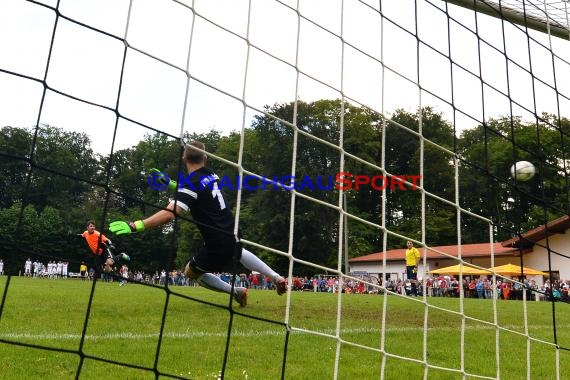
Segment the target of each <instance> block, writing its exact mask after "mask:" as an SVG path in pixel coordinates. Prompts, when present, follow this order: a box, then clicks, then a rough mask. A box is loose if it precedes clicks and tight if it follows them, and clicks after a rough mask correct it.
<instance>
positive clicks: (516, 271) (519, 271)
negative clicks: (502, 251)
mask: <svg viewBox="0 0 570 380" xmlns="http://www.w3.org/2000/svg"><path fill="white" fill-rule="evenodd" d="M489 270H490V271H495V272H497V274H501V275H503V276H522V275H523V274H524V275H525V276H547V275H548V274H547V273H544V272H542V271H539V270H536V269H532V268H526V267H521V266H520V265H515V264H506V265H500V266H498V267H493V268H489Z"/></svg>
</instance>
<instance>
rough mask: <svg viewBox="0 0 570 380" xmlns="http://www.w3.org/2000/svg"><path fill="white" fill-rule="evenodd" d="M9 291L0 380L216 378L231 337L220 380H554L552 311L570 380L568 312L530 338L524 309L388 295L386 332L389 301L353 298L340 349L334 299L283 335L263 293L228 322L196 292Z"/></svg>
mask: <svg viewBox="0 0 570 380" xmlns="http://www.w3.org/2000/svg"><path fill="white" fill-rule="evenodd" d="M6 284H7V278H6V277H2V278H0V292H1V293H0V294H2V295H4V294H5V296H6V297H5V300H4V303H3V304H2V309H1V313H2V314H1V315H0V378H1V379H24V378H36V377H39V378H48V379H72V378H75V377H76V376H78V377H79V378H80V379H98V380H100V379H153V378H156V377H159V378H170V377H179V378H190V379H216V378H218V376H219V374H220V370H221V368H222V365H223V362H224V352H225V349H226V343H227V336H228V329H229V328H231V338H230V340H229V351H228V355H227V362H226V370H225V373H224V374H225V378H226V379H249V380H252V379H280V378H281V374H282V371H283V365H284V366H285V367H284V373H285V376H284V377H285V378H286V379H331V378H334V376H335V373H336V375H337V378H338V379H379V378H380V376H381V369H382V363H383V358H384V359H385V362H384V365H385V367H384V371H385V373H384V378H385V379H422V378H423V376H424V373H425V371H428V372H427V378H429V379H462V378H463V375H462V372H461V370H462V368H463V370H464V371H465V372H467V373H470V374H475V375H477V376H479V377H471V376H469V377H467V378H481V377H487V378H497V377H498V375H500V378H501V379H526V378H527V375H528V376H529V377H530V378H532V379H545V380H550V379H556V367H557V365H556V363H557V361H556V356H557V352H556V349H555V346H553V345H552V343H553V342H554V329H553V327H552V326H553V311H555V316H556V318H555V319H556V326H557V328H556V334H557V336H556V338H557V343H558V345H559V346H560V347H562V348H563V349H561V350H559V352H558V354H559V361H558V362H559V366H560V369H559V371H560V378H561V379H568V378H570V353H569V352H567V350H565V349H564V348H568V347H570V329H569V327H570V313H569V311H570V309H569V308H570V305H567V304H555V305H554V307H553V305H552V304H551V303H548V302H529V303H527V309H526V312H527V319H528V321H529V323H528V336H527V334H526V333H525V326H524V316H525V309H524V308H523V303H522V302H520V301H498V307H497V313H496V315H497V321H498V324H499V325H500V326H501V327H502V328H501V329H497V328H496V327H495V326H494V325H493V324H492V323H493V320H494V313H493V308H492V304H493V303H492V301H491V300H478V299H466V300H465V302H464V305H463V306H464V309H463V311H464V313H465V317H466V318H462V316H461V314H459V312H460V311H461V310H460V302H459V300H458V299H452V298H431V299H428V301H429V303H430V305H433V306H434V307H430V308H426V306H425V304H424V303H422V302H418V301H422V300H421V298H419V299H418V298H413V299H412V298H402V297H399V296H394V295H391V296H388V297H387V300H386V301H387V302H386V319H385V327H384V328H383V325H382V314H383V306H384V301H385V299H384V296H380V295H357V294H349V295H343V296H342V302H341V307H340V311H341V316H342V318H341V319H340V322H339V324H338V331H339V336H338V337H336V331H337V312H338V310H339V306H338V305H339V303H338V296H337V295H335V294H323V293H312V292H293V293H292V294H291V304H290V308H289V325H290V327H291V331H290V334H289V335H287V328H286V327H285V325H284V321H285V318H286V313H287V308H286V303H287V297H286V296H282V297H278V296H277V295H276V294H275V293H274V292H272V291H262V290H250V300H249V305H248V306H247V307H246V308H242V309H240V308H237V307H236V308H235V311H236V313H230V312H229V310H228V309H227V308H226V306H227V305H228V298H227V295H225V294H222V293H215V292H212V291H209V290H206V289H203V288H193V287H170V288H169V290H170V292H166V291H165V289H164V288H156V287H150V286H142V285H139V284H129V285H127V286H125V287H119V286H118V284H117V283H103V282H98V283H97V285H96V287H95V291H94V292H93V293H92V283H90V282H83V281H80V280H43V279H42V280H36V279H25V278H11V280H10V283H9V286H8V287H6ZM6 289H7V291H5V290H6ZM91 296H92V302H91V308H90V310H89V312H88V306H89V301H90V297H91ZM166 305H167V307H165V306H166ZM234 305H235V304H234ZM426 315H427V322H424V321H425V320H426ZM87 316H88V318H86V317H87ZM252 317H253V318H252ZM474 319H476V320H474ZM230 321H231V327H230ZM163 322H164V323H163ZM424 323H426V327H427V333H426V334H424ZM462 326H464V328H463V330H464V335H463V338H462V334H461V331H462ZM503 328H504V329H503ZM383 329H384V348H385V353H386V355H383V354H382V352H381V350H380V348H381V341H382V331H383ZM305 330H307V331H305ZM309 330H310V332H309ZM161 331H162V334H160V332H161ZM83 332H85V334H84V338H83V339H82V336H83ZM497 336H498V349H499V355H497V354H496V351H497V344H496V341H497ZM462 339H463V345H464V350H463V352H462V350H461V343H462ZM10 342H12V343H10ZM339 343H340V344H339ZM424 344H425V347H426V349H425V355H426V359H427V366H426V364H425V362H424ZM285 346H286V347H287V350H285V349H284V348H285ZM337 350H338V355H339V361H338V366H335V362H336V361H335V358H336V355H337ZM497 356H498V357H499V358H500V361H499V363H498V366H499V369H498V368H497V360H496V358H497ZM283 363H285V364H283ZM462 363H463V364H462ZM442 368H448V369H449V368H452V369H454V370H453V371H450V370H444V369H442ZM157 374H159V375H157Z"/></svg>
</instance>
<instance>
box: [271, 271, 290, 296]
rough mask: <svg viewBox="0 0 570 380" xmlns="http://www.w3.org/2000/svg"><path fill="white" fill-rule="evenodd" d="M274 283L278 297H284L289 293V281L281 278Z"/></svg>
mask: <svg viewBox="0 0 570 380" xmlns="http://www.w3.org/2000/svg"><path fill="white" fill-rule="evenodd" d="M273 283H274V284H275V290H276V291H277V294H278V295H282V294H284V293H285V292H287V280H286V279H285V278H283V277H281V276H279V277H277V278H276V279H274V280H273Z"/></svg>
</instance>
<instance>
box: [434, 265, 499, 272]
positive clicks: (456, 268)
mask: <svg viewBox="0 0 570 380" xmlns="http://www.w3.org/2000/svg"><path fill="white" fill-rule="evenodd" d="M431 273H435V274H453V275H459V273H463V274H491V272H489V271H488V270H484V269H477V268H473V267H470V266H468V265H465V264H463V270H461V267H460V265H459V264H457V265H452V266H449V267H445V268H439V269H435V270H432V271H431Z"/></svg>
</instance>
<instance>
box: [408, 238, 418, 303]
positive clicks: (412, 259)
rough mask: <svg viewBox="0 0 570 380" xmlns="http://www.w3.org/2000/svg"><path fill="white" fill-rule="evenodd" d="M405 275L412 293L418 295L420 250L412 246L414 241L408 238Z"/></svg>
mask: <svg viewBox="0 0 570 380" xmlns="http://www.w3.org/2000/svg"><path fill="white" fill-rule="evenodd" d="M406 246H407V247H408V249H406V275H407V277H408V280H410V282H411V284H412V295H414V296H417V295H418V288H417V280H418V261H420V251H418V250H417V249H416V247H414V243H413V242H412V241H410V240H408V241H407V242H406Z"/></svg>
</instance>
